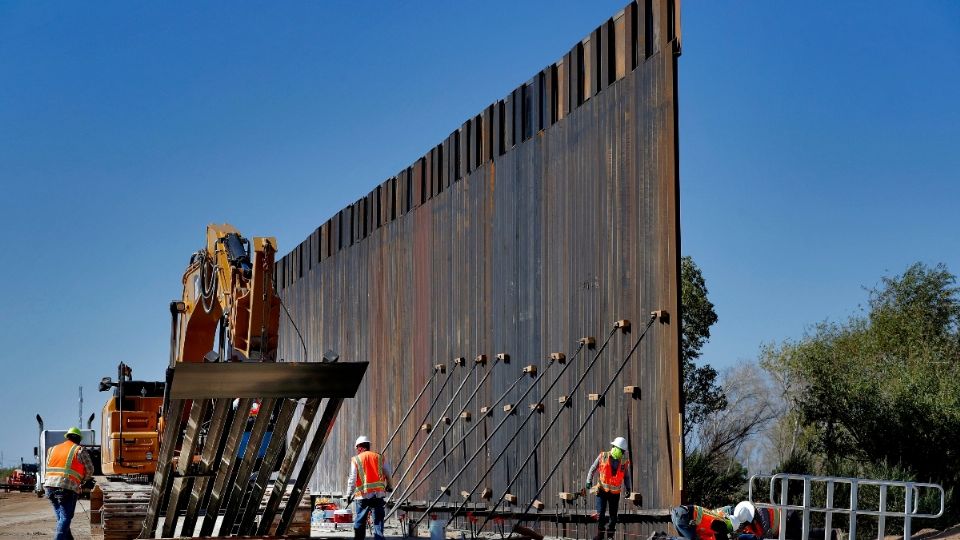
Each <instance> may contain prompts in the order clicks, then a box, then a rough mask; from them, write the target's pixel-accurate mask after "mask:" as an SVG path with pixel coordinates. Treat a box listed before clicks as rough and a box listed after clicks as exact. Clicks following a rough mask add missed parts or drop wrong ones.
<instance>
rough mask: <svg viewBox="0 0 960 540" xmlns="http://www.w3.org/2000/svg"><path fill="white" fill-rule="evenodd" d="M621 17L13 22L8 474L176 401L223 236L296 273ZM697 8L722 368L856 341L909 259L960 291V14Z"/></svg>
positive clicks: (691, 128) (692, 234) (691, 248)
mask: <svg viewBox="0 0 960 540" xmlns="http://www.w3.org/2000/svg"><path fill="white" fill-rule="evenodd" d="M624 4H625V0H616V1H593V2H574V1H552V2H545V1H543V2H539V1H538V2H533V1H531V2H500V1H497V2H493V1H486V2H479V1H472V2H459V3H450V2H426V1H424V2H416V3H413V2H407V3H402V4H401V3H399V2H398V3H379V4H377V3H370V4H366V5H363V6H360V5H358V4H355V3H352V2H287V3H283V4H282V5H279V6H278V5H275V4H263V3H252V2H241V3H235V2H231V3H225V2H219V3H204V4H200V5H198V4H195V3H177V2H172V3H170V2H168V3H163V4H161V3H157V2H152V3H151V2H144V3H128V2H104V3H96V4H91V3H82V4H80V3H49V2H26V1H24V2H6V1H2V0H0V185H2V187H3V196H2V197H0V231H2V232H3V235H4V239H5V242H4V244H5V245H4V248H3V250H2V253H3V255H2V263H3V264H0V281H2V282H3V283H5V284H7V286H8V289H7V290H6V291H5V295H4V299H3V301H2V302H0V340H2V342H3V343H5V347H4V351H3V353H0V362H2V367H3V371H2V373H3V374H4V380H3V381H2V385H3V388H4V390H3V391H2V392H0V404H2V406H3V412H4V414H3V415H0V433H3V436H2V438H0V451H2V452H3V457H4V460H5V463H6V464H11V463H13V462H14V461H17V460H18V458H19V457H20V456H24V457H28V456H29V455H30V453H31V447H32V446H33V445H34V435H35V433H36V431H35V429H36V428H35V423H34V420H33V416H34V415H35V414H36V413H40V414H42V415H43V416H44V418H45V419H46V422H47V425H48V427H60V426H68V425H72V424H74V423H76V418H77V402H76V399H77V390H76V387H77V386H80V385H83V387H84V394H85V398H86V402H85V407H84V410H85V414H84V416H86V415H88V414H89V413H90V412H92V411H94V410H97V411H99V407H100V405H101V404H102V401H103V399H104V395H102V394H98V393H97V392H96V383H97V381H98V380H99V379H100V377H102V376H105V375H114V374H115V369H116V364H117V363H118V362H119V361H125V362H127V363H129V364H132V365H133V367H134V370H135V371H134V372H135V374H136V375H137V377H138V378H147V379H151V378H160V377H161V376H162V372H163V368H164V367H165V365H166V363H167V358H168V349H167V348H168V339H169V335H168V333H169V314H168V311H167V304H168V302H169V301H170V300H172V299H174V298H176V297H178V296H179V294H180V276H181V273H182V271H183V269H184V267H185V265H186V263H187V261H188V259H189V256H190V253H192V252H193V251H194V250H195V249H197V248H198V247H199V246H200V245H201V243H202V241H203V231H204V226H205V225H206V223H208V222H214V221H216V222H222V221H228V222H230V223H233V224H234V225H236V226H237V227H238V228H240V230H241V231H243V232H244V233H245V234H248V235H251V236H253V235H274V236H276V237H277V238H278V240H279V242H280V244H281V250H282V251H283V252H286V250H288V249H289V248H290V247H292V246H294V245H296V243H298V242H299V241H301V240H302V239H303V238H304V237H306V235H307V234H309V233H310V232H311V231H312V230H313V229H314V228H315V227H317V226H318V225H319V224H321V223H322V222H323V221H324V220H325V219H327V218H328V217H329V216H331V215H332V214H333V213H334V212H336V211H337V210H339V209H340V208H341V207H343V206H344V205H346V204H348V203H350V202H352V201H354V200H356V199H357V198H359V197H360V196H361V195H363V194H365V193H367V192H368V191H369V190H370V189H371V188H372V187H373V186H375V185H376V184H377V183H379V182H381V181H382V180H383V179H384V178H386V177H388V176H391V175H392V174H394V173H396V172H397V171H399V170H400V169H401V168H403V167H405V166H407V165H408V164H409V163H411V162H412V161H413V160H414V159H415V158H416V157H418V156H420V155H421V154H423V152H424V151H426V150H427V149H429V148H430V147H431V146H433V145H435V144H437V143H438V142H440V141H441V140H442V139H443V137H445V136H446V135H447V134H449V133H450V132H451V131H452V130H453V129H455V128H456V127H458V126H459V125H460V124H461V123H462V122H463V120H464V119H465V118H467V117H469V116H472V115H474V114H476V113H477V112H479V111H480V110H481V109H482V108H483V107H485V106H486V105H487V104H489V103H490V102H492V101H494V100H495V99H497V98H500V97H502V96H503V95H505V94H506V93H507V92H509V91H510V90H511V89H513V88H514V87H516V86H517V85H518V84H519V83H521V82H523V81H525V80H527V79H528V78H529V77H530V76H531V75H532V74H533V73H535V72H536V71H537V70H539V69H540V68H542V67H543V66H545V65H547V64H548V63H550V62H552V61H555V60H556V59H558V58H560V56H561V55H562V54H563V53H564V52H566V51H567V50H568V49H569V47H570V46H571V45H572V44H573V43H574V42H575V41H577V40H579V39H580V38H582V37H583V36H585V35H586V34H587V33H588V32H589V31H590V30H592V29H593V28H594V27H596V26H597V25H598V24H599V23H600V22H602V21H603V20H604V19H605V18H606V17H608V16H610V15H612V14H613V13H615V12H616V11H618V10H619V9H621V8H622V7H623V5H624ZM834 4H835V3H834V2H785V1H770V2H759V1H758V2H736V3H734V2H713V1H709V2H708V1H703V0H701V1H694V0H688V1H686V2H684V3H683V8H684V12H683V26H684V30H683V37H684V54H683V56H682V57H681V58H680V65H679V70H680V71H679V73H680V81H679V87H680V157H681V222H682V241H683V252H684V253H685V254H689V255H692V256H693V257H694V258H695V260H696V261H697V262H698V263H699V265H700V266H701V268H702V269H703V272H704V275H705V277H706V279H707V283H708V286H709V288H710V293H711V298H712V299H713V301H714V302H715V304H716V307H717V312H718V314H719V316H720V322H719V323H718V324H717V325H716V326H715V327H714V329H713V340H712V341H711V342H710V343H709V344H708V345H707V347H706V348H705V352H704V360H705V361H707V362H710V363H713V364H715V365H717V366H719V367H721V368H722V367H727V366H730V365H733V364H734V363H735V362H738V361H741V360H750V359H753V358H754V357H755V356H756V353H757V350H758V347H759V346H760V344H761V343H764V342H768V341H771V340H779V339H783V338H787V337H796V336H799V335H801V334H802V332H803V330H804V328H806V327H807V326H808V325H810V324H812V323H814V322H816V321H819V320H823V319H828V318H829V319H831V320H839V319H843V318H845V317H847V316H848V315H850V314H851V313H853V312H854V311H855V310H856V309H857V305H858V304H860V303H862V302H863V301H864V299H865V297H866V296H865V293H864V291H863V288H862V286H870V285H873V284H876V283H877V282H878V281H879V279H880V277H881V276H884V275H889V274H892V273H898V272H901V271H902V270H903V269H904V268H905V267H906V266H907V265H908V264H910V263H911V262H914V261H924V262H927V263H930V264H934V263H937V262H944V263H946V264H947V265H948V266H949V268H950V269H951V270H952V271H953V272H955V273H957V272H960V240H958V236H960V235H958V234H957V231H958V228H960V227H958V225H960V217H958V210H957V206H958V204H957V203H958V202H960V127H958V126H960V104H958V96H960V4H957V3H954V2H949V1H945V0H944V1H937V2H912V3H903V2H892V1H890V2H857V3H843V4H842V5H834Z"/></svg>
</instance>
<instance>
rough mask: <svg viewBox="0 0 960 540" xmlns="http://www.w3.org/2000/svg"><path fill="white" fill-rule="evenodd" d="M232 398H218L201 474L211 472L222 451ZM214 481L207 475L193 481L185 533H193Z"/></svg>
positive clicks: (211, 420) (205, 445)
mask: <svg viewBox="0 0 960 540" xmlns="http://www.w3.org/2000/svg"><path fill="white" fill-rule="evenodd" d="M231 403H232V400H230V399H226V398H223V399H218V400H216V404H215V405H214V408H213V417H212V418H211V419H210V427H209V429H208V430H207V440H206V441H205V442H204V444H203V451H202V452H201V456H200V468H199V471H198V472H199V473H200V474H209V473H210V472H211V470H212V469H213V468H214V463H215V460H216V459H217V455H218V454H219V453H220V447H221V442H222V440H223V434H224V432H225V431H226V423H227V419H228V417H229V414H230V405H231ZM212 486H213V483H212V482H210V481H209V479H208V478H206V477H203V476H201V477H199V478H196V479H194V481H193V490H191V492H190V502H189V503H187V513H186V516H184V519H183V528H182V531H183V532H182V533H181V534H184V535H188V536H189V535H191V534H193V529H194V527H195V526H196V524H197V517H198V515H197V514H198V512H199V509H200V504H201V503H202V502H203V500H204V499H206V498H207V496H208V495H209V491H210V489H209V488H211V487H212Z"/></svg>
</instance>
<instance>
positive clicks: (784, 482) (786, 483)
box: [771, 476, 790, 540]
mask: <svg viewBox="0 0 960 540" xmlns="http://www.w3.org/2000/svg"><path fill="white" fill-rule="evenodd" d="M789 488H790V480H788V479H787V477H786V476H784V477H783V478H781V479H780V505H781V507H782V508H786V506H787V503H789V502H790V498H789V497H788V496H787V490H788V489H789ZM771 489H773V485H772V482H771ZM784 514H786V512H784ZM785 517H786V515H783V516H781V520H783V518H785ZM780 540H787V528H786V527H780Z"/></svg>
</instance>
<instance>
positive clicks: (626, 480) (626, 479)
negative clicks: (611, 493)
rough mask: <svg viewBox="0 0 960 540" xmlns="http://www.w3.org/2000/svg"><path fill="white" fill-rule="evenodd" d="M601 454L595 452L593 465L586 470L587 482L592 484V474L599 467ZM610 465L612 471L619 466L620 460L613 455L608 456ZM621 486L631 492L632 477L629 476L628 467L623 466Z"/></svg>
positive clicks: (595, 472) (594, 473)
mask: <svg viewBox="0 0 960 540" xmlns="http://www.w3.org/2000/svg"><path fill="white" fill-rule="evenodd" d="M602 455H603V454H597V459H595V460H593V465H591V466H590V470H589V471H587V483H588V484H592V483H593V478H594V475H596V474H597V470H598V469H599V468H600V456H602ZM610 467H611V468H612V469H613V471H614V472H616V471H617V469H619V468H620V460H619V459H613V456H610ZM623 487H624V489H625V490H627V491H628V492H630V493H632V492H633V478H632V477H631V476H630V467H624V469H623Z"/></svg>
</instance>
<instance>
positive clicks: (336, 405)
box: [264, 398, 343, 536]
mask: <svg viewBox="0 0 960 540" xmlns="http://www.w3.org/2000/svg"><path fill="white" fill-rule="evenodd" d="M341 405H343V398H330V399H328V400H327V405H326V407H325V408H324V409H323V417H322V418H321V419H320V424H319V425H318V426H317V432H316V433H315V434H314V435H313V440H312V441H310V450H308V451H307V455H306V457H305V458H304V460H303V465H301V466H300V473H299V474H298V475H297V480H296V482H295V483H294V484H293V489H291V490H290V496H289V497H288V498H287V505H286V506H285V507H284V508H283V512H282V513H281V514H280V523H278V524H277V530H276V532H275V533H274V534H276V535H278V536H279V535H282V534H286V533H287V528H288V527H290V522H291V521H292V520H293V513H294V512H296V510H297V506H298V505H299V504H300V497H302V496H303V489H304V486H306V485H307V482H308V481H309V480H310V477H311V476H313V469H314V468H315V467H316V466H317V459H318V458H319V457H320V453H321V452H322V451H323V447H324V445H326V443H327V438H328V437H329V436H330V431H331V429H332V428H333V423H334V421H335V420H336V419H337V415H338V414H340V407H341ZM265 518H266V514H264V519H265Z"/></svg>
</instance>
